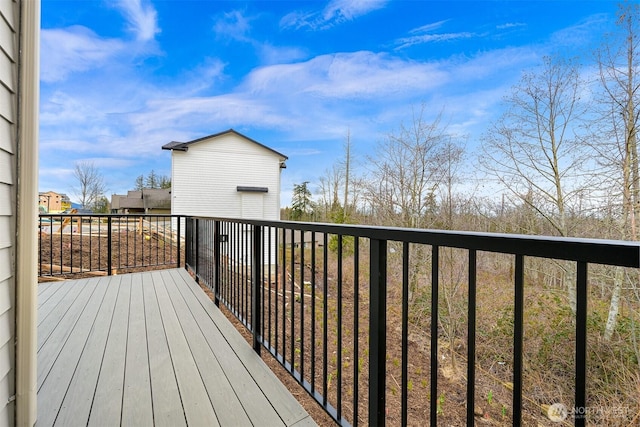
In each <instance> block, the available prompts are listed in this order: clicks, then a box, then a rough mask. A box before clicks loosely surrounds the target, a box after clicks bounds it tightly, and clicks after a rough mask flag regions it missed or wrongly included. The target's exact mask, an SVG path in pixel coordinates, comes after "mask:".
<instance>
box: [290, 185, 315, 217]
mask: <svg viewBox="0 0 640 427" xmlns="http://www.w3.org/2000/svg"><path fill="white" fill-rule="evenodd" d="M308 184H309V181H305V182H303V183H302V184H293V198H292V199H291V214H290V218H291V219H292V220H293V221H303V220H308V219H309V218H310V217H311V213H312V212H313V202H312V201H311V191H309V187H308Z"/></svg>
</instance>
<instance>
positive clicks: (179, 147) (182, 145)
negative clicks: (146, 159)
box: [162, 129, 288, 160]
mask: <svg viewBox="0 0 640 427" xmlns="http://www.w3.org/2000/svg"><path fill="white" fill-rule="evenodd" d="M230 133H231V134H235V135H237V136H240V137H242V138H244V139H246V140H247V141H250V142H253V143H254V144H256V145H259V146H260V147H262V148H266V149H267V150H269V151H271V152H272V153H273V154H275V155H277V156H279V157H281V158H283V159H284V160H287V159H288V157H287V156H285V155H284V154H282V153H279V152H278V151H276V150H274V149H272V148H269V147H267V146H266V145H264V144H261V143H259V142H258V141H256V140H254V139H251V138H249V137H248V136H246V135H243V134H241V133H240V132H237V131H236V130H234V129H229V130H226V131H224V132H219V133H214V134H213V135H208V136H203V137H202V138H198V139H194V140H193V141H188V142H177V141H171V142H169V143H167V144H164V145H163V146H162V149H163V150H176V151H187V150H188V149H189V146H190V145H192V144H195V143H198V142H201V141H204V140H205V139H209V138H216V137H218V136H222V135H226V134H230Z"/></svg>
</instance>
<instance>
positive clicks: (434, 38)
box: [396, 32, 476, 49]
mask: <svg viewBox="0 0 640 427" xmlns="http://www.w3.org/2000/svg"><path fill="white" fill-rule="evenodd" d="M472 37H476V34H474V33H469V32H461V33H443V34H422V35H419V36H411V37H404V38H401V39H398V40H397V41H396V43H397V44H398V47H397V48H396V49H405V48H407V47H410V46H413V45H416V44H424V43H432V42H445V41H451V40H459V39H470V38H472Z"/></svg>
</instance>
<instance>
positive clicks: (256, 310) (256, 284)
mask: <svg viewBox="0 0 640 427" xmlns="http://www.w3.org/2000/svg"><path fill="white" fill-rule="evenodd" d="M261 271H262V227H261V226H259V225H254V226H253V245H252V254H251V329H252V332H253V350H254V351H255V352H256V353H258V354H260V348H261V347H262V343H261V337H260V328H261V326H260V316H261V311H262V310H261V308H262V307H261V298H260V287H261V286H260V283H261V281H262V277H261V275H260V272H261Z"/></svg>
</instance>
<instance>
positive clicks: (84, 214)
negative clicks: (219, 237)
mask: <svg viewBox="0 0 640 427" xmlns="http://www.w3.org/2000/svg"><path fill="white" fill-rule="evenodd" d="M38 216H39V217H41V218H49V217H52V216H55V217H61V216H63V217H67V216H69V217H76V216H92V217H100V218H108V217H112V218H122V217H143V218H144V217H152V218H156V217H160V218H162V217H165V218H185V217H187V216H188V215H177V214H144V213H128V214H106V213H41V214H38Z"/></svg>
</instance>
